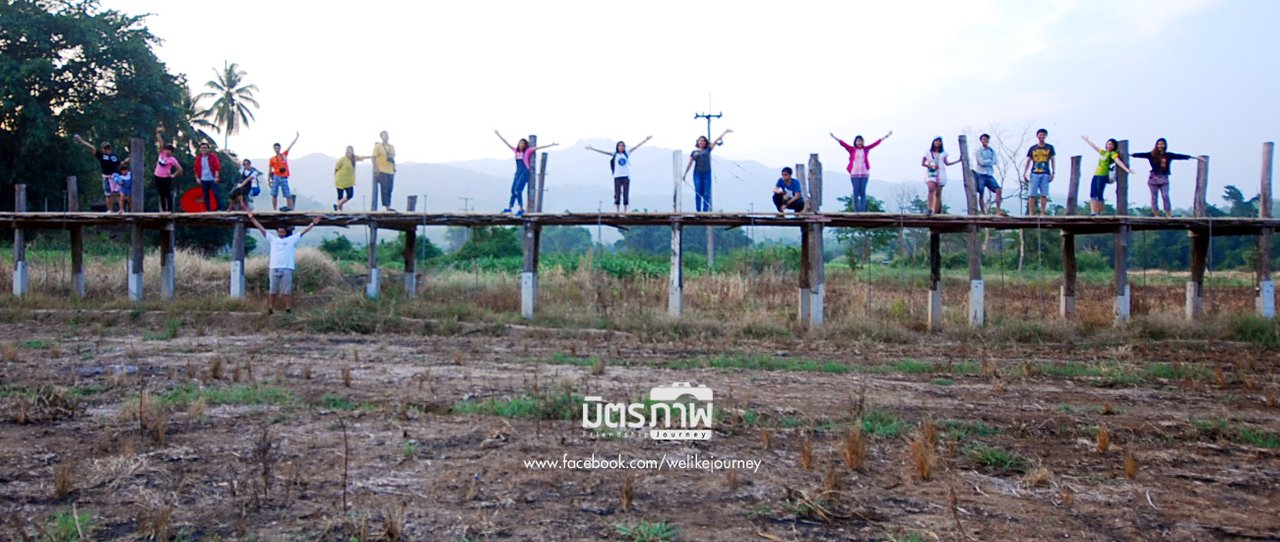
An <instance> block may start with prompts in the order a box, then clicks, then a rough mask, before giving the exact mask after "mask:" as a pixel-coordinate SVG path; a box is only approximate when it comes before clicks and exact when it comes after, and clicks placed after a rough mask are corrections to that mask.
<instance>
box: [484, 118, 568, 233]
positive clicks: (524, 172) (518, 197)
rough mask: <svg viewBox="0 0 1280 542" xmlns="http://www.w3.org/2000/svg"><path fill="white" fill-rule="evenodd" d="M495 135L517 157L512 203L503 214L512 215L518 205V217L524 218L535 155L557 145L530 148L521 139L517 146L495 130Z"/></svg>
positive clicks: (526, 142)
mask: <svg viewBox="0 0 1280 542" xmlns="http://www.w3.org/2000/svg"><path fill="white" fill-rule="evenodd" d="M493 133H494V134H497V136H498V139H501V140H502V143H503V144H504V145H506V146H507V148H509V149H511V152H514V153H515V155H516V156H515V158H516V175H515V178H514V179H512V181H511V201H510V202H508V203H507V208H506V209H503V210H502V212H503V214H506V213H510V212H511V209H512V208H515V207H516V206H517V205H518V206H519V210H518V211H516V216H524V189H525V186H527V185H528V184H529V177H530V176H531V175H532V174H533V155H534V154H535V153H537V152H538V151H540V150H542V149H545V148H547V147H554V146H556V145H557V143H552V144H550V145H543V146H541V147H530V146H529V140H527V139H521V140H520V141H518V142H517V143H516V144H515V145H512V144H511V143H508V142H507V138H505V137H502V134H500V133H498V131H497V130H494V131H493Z"/></svg>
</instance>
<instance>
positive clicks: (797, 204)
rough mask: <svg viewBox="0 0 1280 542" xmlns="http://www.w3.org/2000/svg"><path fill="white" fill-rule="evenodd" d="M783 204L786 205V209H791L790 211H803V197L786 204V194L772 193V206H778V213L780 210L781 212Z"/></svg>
mask: <svg viewBox="0 0 1280 542" xmlns="http://www.w3.org/2000/svg"><path fill="white" fill-rule="evenodd" d="M784 204H785V205H786V207H787V208H788V209H791V210H792V211H795V212H797V213H798V212H800V211H803V210H804V200H803V199H798V200H795V201H793V202H791V203H790V204H787V196H786V195H784V194H774V195H773V206H774V207H777V208H778V212H779V213H781V212H782V206H783V205H784Z"/></svg>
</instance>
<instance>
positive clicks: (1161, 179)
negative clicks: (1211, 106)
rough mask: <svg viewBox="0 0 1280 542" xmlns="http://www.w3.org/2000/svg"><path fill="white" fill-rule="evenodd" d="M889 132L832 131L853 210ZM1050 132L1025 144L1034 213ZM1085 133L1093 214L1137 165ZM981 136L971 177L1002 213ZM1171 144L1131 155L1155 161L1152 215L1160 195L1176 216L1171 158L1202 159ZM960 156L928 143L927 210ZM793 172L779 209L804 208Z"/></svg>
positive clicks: (989, 152)
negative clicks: (844, 162)
mask: <svg viewBox="0 0 1280 542" xmlns="http://www.w3.org/2000/svg"><path fill="white" fill-rule="evenodd" d="M891 135H893V132H889V133H888V134H886V135H885V136H884V137H882V138H880V139H877V140H876V141H875V142H873V143H871V144H870V145H867V144H865V142H864V140H863V138H862V136H860V135H859V136H855V137H854V138H853V144H852V145H851V144H849V143H846V142H845V141H844V140H842V139H840V138H839V137H836V135H835V134H834V133H832V134H831V138H832V139H835V140H836V142H837V143H839V144H840V146H841V147H844V149H845V151H847V152H848V153H849V165H848V167H847V168H846V169H847V170H848V172H849V180H850V182H851V183H852V185H853V198H852V207H853V211H854V212H857V213H862V212H866V211H867V183H868V180H869V179H870V172H871V162H870V160H869V159H868V156H869V155H870V154H871V149H874V148H876V147H877V146H879V145H880V143H881V142H883V141H884V140H885V139H888V138H889V136H891ZM1048 136H1049V131H1048V130H1046V129H1044V128H1041V129H1039V130H1036V143H1035V144H1033V145H1031V146H1030V147H1029V148H1028V149H1027V154H1026V160H1025V161H1024V162H1023V166H1022V173H1021V176H1020V178H1021V180H1023V181H1026V183H1027V190H1028V201H1027V213H1028V214H1030V215H1036V214H1040V215H1045V214H1047V213H1048V207H1049V185H1050V183H1052V182H1053V180H1054V178H1055V176H1056V174H1057V171H1058V166H1057V152H1056V151H1055V150H1054V148H1053V145H1051V144H1049V143H1047V142H1045V139H1046V138H1047V137H1048ZM1081 139H1083V140H1084V142H1085V143H1087V144H1088V145H1089V147H1091V148H1093V150H1094V151H1095V152H1097V153H1098V165H1097V168H1096V169H1095V170H1094V173H1093V178H1092V180H1091V181H1090V186H1089V214H1090V215H1091V216H1098V215H1099V214H1100V213H1102V212H1103V209H1104V208H1105V207H1106V190H1107V185H1109V184H1112V183H1115V169H1116V168H1119V169H1122V170H1124V171H1125V172H1126V173H1129V174H1133V170H1132V169H1130V168H1129V165H1128V164H1125V163H1124V161H1123V160H1121V158H1120V153H1119V143H1118V142H1116V140H1115V139H1108V140H1107V141H1106V143H1105V144H1104V145H1103V146H1102V147H1099V146H1098V145H1096V144H1094V142H1093V141H1091V140H1090V139H1089V137H1088V136H1082V137H1081ZM978 141H979V143H981V145H980V146H979V147H978V148H977V149H975V150H974V152H973V166H974V167H973V179H974V189H975V190H976V192H977V194H976V195H977V199H978V203H979V206H980V208H981V210H982V212H983V213H984V214H985V213H988V212H991V210H992V209H991V206H994V211H995V213H996V214H1004V211H1003V210H1002V209H1001V205H1000V204H1001V201H1002V200H1003V199H1004V191H1003V189H1002V188H1001V186H1000V183H999V182H997V181H996V177H995V172H996V168H997V167H998V165H999V156H998V155H997V153H996V150H995V149H993V148H991V136H990V135H988V134H982V135H980V136H978ZM1168 146H1169V145H1168V142H1167V141H1166V140H1165V138H1163V137H1162V138H1160V139H1157V140H1156V143H1155V146H1154V147H1153V148H1152V149H1151V151H1149V152H1138V153H1133V154H1132V157H1133V158H1145V159H1146V160H1147V161H1148V162H1149V163H1150V164H1151V173H1150V175H1149V176H1148V177H1147V187H1148V188H1149V189H1150V191H1151V212H1152V215H1154V216H1159V215H1160V214H1161V210H1160V202H1161V201H1163V202H1164V211H1163V213H1164V216H1166V217H1169V216H1173V215H1172V207H1170V205H1169V166H1170V163H1171V162H1173V161H1175V160H1190V159H1192V158H1194V159H1196V160H1201V161H1203V160H1204V158H1202V157H1198V156H1191V155H1187V154H1178V153H1173V152H1169V151H1168ZM960 161H961V160H960V159H958V158H957V159H955V160H952V159H951V157H950V155H948V154H947V152H946V151H945V150H944V145H943V141H942V137H935V138H934V139H933V141H932V142H931V143H930V144H929V150H928V152H926V153H925V154H924V156H922V157H921V158H920V166H921V167H923V168H924V169H925V177H924V181H925V185H926V186H927V188H928V190H929V196H928V201H927V204H926V205H927V206H926V211H925V212H926V214H935V213H941V212H942V188H943V187H945V186H946V185H947V167H948V166H952V165H955V164H957V163H960ZM791 173H792V172H791V168H783V170H782V178H781V179H779V180H778V184H777V185H776V186H775V188H774V198H773V201H774V206H775V207H776V208H777V209H778V212H780V213H781V212H785V209H794V210H801V209H803V208H804V203H803V197H802V196H801V195H799V194H796V195H794V196H792V195H791V194H793V190H791V189H790V188H789V187H791V186H794V188H795V190H797V191H798V190H799V183H798V182H794V179H791ZM988 191H990V192H991V195H992V198H991V201H990V204H989V203H988V201H987V198H986V193H987V192H988Z"/></svg>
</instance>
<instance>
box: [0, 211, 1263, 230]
mask: <svg viewBox="0 0 1280 542" xmlns="http://www.w3.org/2000/svg"><path fill="white" fill-rule="evenodd" d="M254 216H256V217H257V218H258V220H259V221H260V222H262V223H263V224H264V225H266V226H276V225H282V224H283V225H292V226H301V225H305V224H308V223H310V222H311V220H313V219H314V218H315V217H317V216H319V217H320V219H321V220H320V225H322V226H339V227H352V226H362V227H367V226H370V225H372V224H376V225H377V227H378V228H381V229H390V230H411V229H414V228H418V227H422V226H524V225H535V226H595V225H597V224H601V225H605V226H611V227H620V228H629V227H633V226H664V227H671V226H672V225H680V226H684V227H699V226H726V227H729V226H738V227H741V226H776V227H801V226H805V225H808V224H819V225H822V226H825V227H829V228H920V229H929V230H933V231H936V232H939V233H961V232H965V231H968V230H969V229H970V228H973V227H977V228H991V229H1000V230H1018V229H1025V230H1034V229H1045V230H1060V231H1062V232H1065V233H1075V234H1090V233H1099V234H1101V233H1112V232H1115V231H1117V230H1119V229H1120V228H1121V227H1128V228H1129V229H1131V230H1133V231H1140V230H1186V231H1194V232H1204V233H1206V234H1211V235H1258V234H1260V233H1262V231H1263V230H1264V229H1274V228H1277V227H1280V219H1275V218H1266V219H1263V218H1241V217H1219V218H1209V217H1175V218H1157V217H1139V216H1097V217H1091V216H1079V215H1077V216H1046V217H1036V216H1009V217H1005V216H995V215H932V216H926V215H918V214H891V213H828V212H822V213H801V214H787V215H785V216H783V215H779V214H777V213H754V214H753V213H669V212H668V213H529V214H526V215H524V216H523V217H518V218H517V217H514V216H512V215H509V214H494V213H421V212H419V213H407V212H398V213H388V212H370V211H352V212H331V211H324V212H321V211H293V212H287V213H280V212H272V211H266V212H260V213H255V214H254ZM241 222H248V220H247V217H246V215H245V213H242V212H211V213H172V214H168V213H165V214H162V213H125V214H116V213H91V212H49V213H40V212H27V213H12V212H10V213H0V225H2V226H6V227H10V228H12V227H20V228H25V229H54V230H61V229H71V228H75V227H84V226H94V227H102V226H133V225H140V226H142V227H143V229H164V228H165V227H168V226H169V225H171V224H172V225H173V226H181V227H206V226H213V227H228V228H230V227H235V225H236V224H237V223H241Z"/></svg>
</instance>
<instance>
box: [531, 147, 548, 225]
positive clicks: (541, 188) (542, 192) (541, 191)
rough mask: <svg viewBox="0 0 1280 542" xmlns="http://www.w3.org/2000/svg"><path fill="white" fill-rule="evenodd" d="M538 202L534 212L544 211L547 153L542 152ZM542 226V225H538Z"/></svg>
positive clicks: (539, 168)
mask: <svg viewBox="0 0 1280 542" xmlns="http://www.w3.org/2000/svg"><path fill="white" fill-rule="evenodd" d="M537 179H538V202H537V204H536V205H534V207H533V209H534V212H538V213H541V212H542V200H543V198H544V197H545V196H546V195H547V153H545V152H544V153H542V163H540V164H539V165H538V177H537ZM538 227H539V228H541V227H542V226H538Z"/></svg>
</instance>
